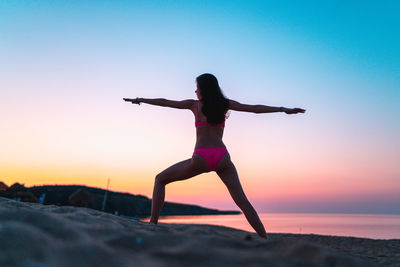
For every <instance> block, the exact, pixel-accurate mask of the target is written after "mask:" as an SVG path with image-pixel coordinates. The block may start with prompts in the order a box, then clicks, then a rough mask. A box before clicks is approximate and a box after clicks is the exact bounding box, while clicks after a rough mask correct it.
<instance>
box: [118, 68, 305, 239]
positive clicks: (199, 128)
mask: <svg viewBox="0 0 400 267" xmlns="http://www.w3.org/2000/svg"><path fill="white" fill-rule="evenodd" d="M196 84H197V90H196V91H195V92H196V94H197V98H198V100H193V99H187V100H182V101H174V100H167V99H163V98H155V99H148V98H135V99H130V98H124V100H125V101H128V102H132V104H140V103H146V104H150V105H157V106H163V107H170V108H178V109H188V110H191V111H192V112H193V114H194V117H195V127H196V136H197V138H196V145H195V149H194V152H193V155H192V157H191V158H190V159H187V160H184V161H181V162H179V163H176V164H174V165H172V166H171V167H169V168H167V169H165V170H164V171H162V172H161V173H159V174H158V175H157V176H156V179H155V183H154V190H153V199H152V205H151V219H150V222H152V223H155V224H156V223H157V221H158V217H159V216H160V212H161V208H162V206H163V204H164V197H165V186H166V185H167V184H169V183H172V182H175V181H179V180H185V179H188V178H191V177H193V176H196V175H199V174H201V173H205V172H210V171H215V172H216V173H217V174H218V176H219V177H220V178H221V180H222V182H223V183H224V184H225V185H226V187H227V188H228V190H229V193H230V194H231V196H232V198H233V200H234V201H235V203H236V205H237V206H238V207H239V208H240V209H241V210H242V211H243V213H244V215H245V216H246V219H247V221H248V222H249V223H250V225H251V226H252V227H253V228H254V230H255V231H256V232H257V234H258V235H259V236H261V237H266V232H265V229H264V226H263V224H262V222H261V220H260V218H259V217H258V214H257V212H256V211H255V209H254V208H253V206H252V205H251V204H250V202H249V200H248V199H247V197H246V195H245V193H244V192H243V189H242V186H241V184H240V181H239V176H238V174H237V171H236V168H235V165H233V163H232V161H231V158H230V156H229V153H228V151H227V149H226V147H225V145H224V143H223V142H222V135H223V133H224V127H225V116H226V112H227V111H228V110H229V109H231V110H237V111H244V112H253V113H270V112H285V113H286V114H295V113H304V112H305V110H304V109H301V108H293V109H291V108H284V107H270V106H264V105H246V104H241V103H239V102H237V101H234V100H230V99H227V98H225V97H224V95H223V94H222V92H221V88H220V87H219V85H218V81H217V78H216V77H215V76H214V75H212V74H209V73H205V74H202V75H200V76H199V77H197V78H196Z"/></svg>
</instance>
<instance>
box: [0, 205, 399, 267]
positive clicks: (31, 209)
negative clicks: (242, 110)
mask: <svg viewBox="0 0 400 267" xmlns="http://www.w3.org/2000/svg"><path fill="white" fill-rule="evenodd" d="M299 265H302V266H400V240H375V239H367V238H353V237H339V236H322V235H301V234H269V235H268V239H262V238H259V237H258V236H257V235H256V234H254V233H249V232H246V231H242V230H237V229H232V228H228V227H222V226H213V225H195V224H186V225H183V224H161V223H160V224H158V225H153V224H149V223H147V222H142V221H138V220H131V219H128V218H124V217H121V216H115V215H112V214H109V213H104V212H100V211H96V210H93V209H89V208H77V207H72V206H55V205H41V204H36V203H26V202H17V201H14V200H11V199H6V198H0V266H60V267H62V266H76V267H78V266H98V267H99V266H299Z"/></svg>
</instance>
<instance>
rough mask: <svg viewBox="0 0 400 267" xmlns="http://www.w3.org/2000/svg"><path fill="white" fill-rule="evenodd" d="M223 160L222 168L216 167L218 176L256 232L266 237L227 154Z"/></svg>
mask: <svg viewBox="0 0 400 267" xmlns="http://www.w3.org/2000/svg"><path fill="white" fill-rule="evenodd" d="M221 161H223V160H221ZM225 161H226V163H225V164H223V163H222V162H221V163H222V164H221V163H220V165H222V166H221V167H222V168H221V169H217V174H218V176H219V177H220V178H221V180H222V181H223V182H224V184H225V185H226V187H227V188H228V190H229V193H230V195H231V196H232V198H233V200H234V201H235V203H236V205H237V206H238V207H239V208H240V209H241V210H242V211H243V214H244V216H245V217H246V219H247V221H248V222H249V224H250V225H251V226H252V227H253V228H254V230H255V231H256V232H257V234H258V235H259V236H261V237H267V233H266V232H265V228H264V225H263V224H262V222H261V220H260V218H259V217H258V214H257V212H256V210H255V209H254V208H253V206H252V205H251V203H250V202H249V200H248V199H247V197H246V195H245V193H244V191H243V188H242V185H241V184H240V181H239V176H238V174H237V171H236V168H235V165H234V164H233V163H232V161H231V160H230V157H229V156H228V157H225Z"/></svg>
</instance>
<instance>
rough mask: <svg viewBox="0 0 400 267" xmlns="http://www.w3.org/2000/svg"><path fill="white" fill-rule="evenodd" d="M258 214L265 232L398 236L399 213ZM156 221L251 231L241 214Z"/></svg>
mask: <svg viewBox="0 0 400 267" xmlns="http://www.w3.org/2000/svg"><path fill="white" fill-rule="evenodd" d="M259 216H260V219H261V221H262V222H263V224H264V226H265V228H266V230H267V232H269V233H294V234H320V235H338V236H354V237H365V238H373V239H400V215H372V214H294V213H290V214H282V213H276V214H271V213H264V214H259ZM148 220H149V219H146V220H145V221H148ZM159 222H162V223H183V224H187V223H190V224H213V225H222V226H228V227H232V228H237V229H242V230H246V231H250V232H254V230H253V228H251V226H250V225H249V224H248V222H247V220H246V218H245V217H244V215H243V214H239V215H201V216H166V217H160V219H159Z"/></svg>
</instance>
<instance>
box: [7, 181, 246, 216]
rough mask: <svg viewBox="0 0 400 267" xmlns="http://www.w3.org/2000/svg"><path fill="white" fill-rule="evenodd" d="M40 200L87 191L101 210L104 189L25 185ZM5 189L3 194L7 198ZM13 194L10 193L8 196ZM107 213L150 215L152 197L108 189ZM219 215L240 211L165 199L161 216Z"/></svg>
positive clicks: (66, 198) (52, 201)
mask: <svg viewBox="0 0 400 267" xmlns="http://www.w3.org/2000/svg"><path fill="white" fill-rule="evenodd" d="M26 189H27V190H28V192H31V193H32V194H33V195H34V196H35V197H36V198H37V199H40V197H41V195H42V194H43V193H44V194H46V195H45V199H44V203H43V204H44V205H59V206H66V205H71V200H70V197H71V195H72V194H74V193H75V194H76V192H77V191H78V190H80V191H86V194H88V195H90V202H89V203H88V204H87V205H85V206H86V207H88V208H92V209H95V210H101V208H102V204H103V199H104V194H105V191H106V190H104V189H100V188H93V187H87V186H82V185H43V186H33V187H30V188H29V187H28V188H26ZM6 194H7V193H6V192H3V194H2V196H5V197H7V195H6ZM8 197H10V195H8ZM104 211H105V212H108V213H115V212H116V211H117V212H118V214H120V215H124V216H129V217H138V218H143V217H148V216H150V212H151V199H149V198H148V197H145V196H142V195H133V194H129V193H120V192H112V191H108V193H107V201H106V204H105V209H104ZM216 214H240V212H239V211H221V210H217V209H208V208H204V207H200V206H197V205H187V204H179V203H172V202H165V203H164V207H163V209H162V211H161V216H166V215H216Z"/></svg>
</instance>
